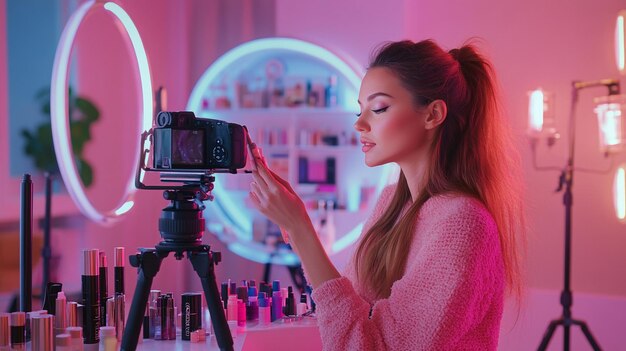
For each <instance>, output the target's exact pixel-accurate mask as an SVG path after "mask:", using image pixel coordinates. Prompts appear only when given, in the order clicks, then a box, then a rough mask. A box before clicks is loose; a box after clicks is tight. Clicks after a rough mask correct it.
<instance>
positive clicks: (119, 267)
mask: <svg viewBox="0 0 626 351" xmlns="http://www.w3.org/2000/svg"><path fill="white" fill-rule="evenodd" d="M113 250H114V255H115V268H114V270H115V272H114V274H115V293H116V294H124V293H125V292H124V248H123V247H116V248H115V249H113Z"/></svg>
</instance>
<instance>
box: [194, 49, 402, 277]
mask: <svg viewBox="0 0 626 351" xmlns="http://www.w3.org/2000/svg"><path fill="white" fill-rule="evenodd" d="M276 51H283V52H284V51H286V52H290V53H299V54H303V55H306V56H308V57H311V58H313V59H315V60H317V61H320V62H323V63H325V64H327V65H329V66H330V67H332V68H334V69H335V70H337V72H339V74H341V75H342V76H343V78H344V79H346V81H347V83H348V85H349V88H350V89H349V90H350V93H349V94H348V95H347V97H346V99H345V101H353V102H356V101H357V99H358V91H359V87H360V85H361V79H362V77H363V75H364V73H363V72H362V71H359V70H357V69H355V68H353V67H352V66H351V65H349V64H348V63H347V62H346V61H345V60H343V59H341V58H339V57H338V56H337V55H335V54H334V53H332V52H331V51H329V50H327V49H325V48H323V47H321V46H318V45H315V44H312V43H309V42H305V41H302V40H298V39H292V38H266V39H257V40H253V41H250V42H247V43H244V44H242V45H239V46H237V47H235V48H234V49H231V50H230V51H228V52H226V53H225V54H224V55H222V56H221V57H220V58H218V59H217V60H216V61H215V62H214V63H213V64H212V65H211V66H210V67H209V68H208V69H207V70H206V71H205V72H204V74H203V75H202V76H201V77H200V79H199V80H198V82H197V83H196V85H195V87H194V89H193V91H192V92H191V95H190V97H189V102H188V103H187V110H188V111H194V112H198V111H201V110H202V98H203V93H204V92H206V91H207V90H208V89H209V88H210V86H211V84H212V83H214V82H215V81H216V80H217V79H218V78H219V76H220V75H221V74H222V73H223V72H225V71H226V70H228V69H229V68H230V67H232V65H236V64H237V62H238V61H239V60H241V59H244V58H246V57H249V56H251V55H259V54H263V53H272V52H276ZM344 108H346V109H347V108H348V106H344ZM203 117H211V118H218V117H219V111H218V113H217V114H216V115H215V116H203ZM381 173H382V174H381V177H380V179H379V181H378V183H377V184H376V192H377V193H380V191H381V190H382V189H383V188H384V187H385V185H387V184H388V180H389V179H390V178H391V177H390V176H391V175H392V173H393V166H391V165H387V166H383V170H382V172H381ZM214 185H215V188H214V190H213V191H214V192H215V193H216V194H217V196H216V198H215V204H213V205H215V208H216V209H217V210H216V211H213V212H212V213H215V214H217V216H218V217H219V219H220V221H221V223H223V224H224V225H226V226H228V227H230V228H232V229H233V232H234V233H233V234H234V235H236V236H237V237H238V238H239V239H240V240H239V241H232V242H227V243H226V244H227V246H228V248H229V249H230V250H231V251H233V252H235V253H237V254H239V255H240V256H242V257H245V258H248V259H250V260H252V261H256V262H260V263H267V262H269V263H273V264H284V265H294V264H296V263H298V262H300V260H299V258H298V257H297V256H296V255H295V254H294V253H293V252H291V251H289V252H286V253H285V254H281V255H275V254H274V253H272V252H269V251H267V252H266V251H264V250H260V249H259V248H258V247H250V246H246V244H245V243H248V242H251V241H252V224H251V222H250V221H249V219H250V218H252V212H251V211H249V210H247V209H246V208H245V206H242V205H241V204H240V203H238V202H237V200H236V199H234V198H233V197H232V196H230V195H229V194H228V192H227V191H226V190H225V189H224V187H223V186H222V184H221V183H220V182H215V184H214ZM219 227H221V226H216V227H215V228H210V229H211V230H212V231H214V232H217V233H219V231H220V230H221V229H220V228H219ZM362 228H363V223H359V224H358V225H356V226H355V227H354V228H352V229H351V230H349V231H348V232H347V233H346V234H344V235H343V236H341V237H339V238H338V239H337V240H336V241H335V242H334V244H333V246H332V249H331V251H330V252H329V254H334V253H337V252H340V251H341V250H343V249H345V248H346V247H348V246H349V245H351V244H352V243H354V242H356V241H357V240H358V238H359V236H360V234H361V230H362Z"/></svg>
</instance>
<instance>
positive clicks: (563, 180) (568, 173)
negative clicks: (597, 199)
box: [538, 79, 619, 351]
mask: <svg viewBox="0 0 626 351" xmlns="http://www.w3.org/2000/svg"><path fill="white" fill-rule="evenodd" d="M596 86H606V87H607V88H608V89H609V95H616V94H619V82H618V81H617V80H613V79H604V80H599V81H592V82H578V81H575V82H573V83H572V104H571V109H570V116H569V117H570V120H569V134H570V138H569V153H568V158H567V165H566V166H565V168H564V169H563V170H562V171H561V174H560V176H559V187H558V189H557V191H562V190H563V188H565V190H564V193H563V205H564V206H565V255H564V256H565V265H564V279H563V291H562V292H561V299H560V302H561V306H562V307H563V314H562V315H561V317H560V318H559V319H554V320H552V321H551V322H550V324H549V325H548V328H547V329H546V331H545V333H544V336H543V339H542V340H541V344H540V345H539V348H538V350H539V351H543V350H545V349H546V348H547V347H548V344H549V343H550V339H551V338H552V335H553V334H554V331H555V330H556V328H557V327H558V326H559V325H560V326H563V350H565V351H569V349H570V327H571V326H573V325H577V326H579V327H580V328H581V330H582V332H583V333H584V334H585V337H586V338H587V341H588V342H589V344H590V345H591V347H592V348H593V349H594V350H596V351H597V350H601V348H600V346H599V345H598V342H597V341H596V340H595V339H594V337H593V335H592V334H591V331H590V330H589V327H588V326H587V323H586V322H585V321H582V320H577V319H574V318H573V317H572V303H573V297H572V291H571V288H570V273H571V249H572V205H573V194H572V185H573V179H574V145H575V131H576V124H575V122H576V120H575V117H576V105H577V103H578V92H579V90H581V89H584V88H589V87H596Z"/></svg>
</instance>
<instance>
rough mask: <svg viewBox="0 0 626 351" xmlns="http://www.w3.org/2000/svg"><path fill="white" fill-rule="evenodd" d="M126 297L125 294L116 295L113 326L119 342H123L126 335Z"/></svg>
mask: <svg viewBox="0 0 626 351" xmlns="http://www.w3.org/2000/svg"><path fill="white" fill-rule="evenodd" d="M125 306H126V296H124V294H117V293H116V294H115V304H114V308H115V313H114V320H113V326H114V327H115V335H116V337H117V340H118V341H122V335H124V326H125V325H126V307H125Z"/></svg>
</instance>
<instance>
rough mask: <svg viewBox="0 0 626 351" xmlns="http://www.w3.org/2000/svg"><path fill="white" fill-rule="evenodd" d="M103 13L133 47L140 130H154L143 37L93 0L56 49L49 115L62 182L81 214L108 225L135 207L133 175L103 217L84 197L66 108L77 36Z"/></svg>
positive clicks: (117, 11) (122, 15)
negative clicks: (92, 16)
mask: <svg viewBox="0 0 626 351" xmlns="http://www.w3.org/2000/svg"><path fill="white" fill-rule="evenodd" d="M101 9H104V10H106V11H108V12H110V13H111V14H112V17H113V19H114V20H115V21H116V22H117V23H118V24H120V25H119V26H116V27H117V28H118V29H119V30H120V32H121V33H122V37H124V38H125V39H126V43H127V44H130V46H131V47H132V49H133V52H134V57H135V58H136V63H137V66H136V69H135V76H138V79H139V80H140V82H141V84H140V86H141V101H142V107H141V115H142V116H143V117H142V121H141V122H140V128H141V129H142V130H143V131H146V130H149V129H150V128H151V126H152V115H153V111H152V82H151V78H150V69H149V66H148V57H147V55H146V51H145V49H144V46H143V43H142V41H141V37H140V36H139V32H138V31H137V27H135V24H134V23H133V21H132V20H131V19H130V17H129V16H128V14H127V13H126V12H125V11H124V10H123V9H122V8H121V7H120V6H119V5H117V4H115V3H113V2H107V3H101V2H95V1H94V0H91V1H88V2H86V3H84V4H83V5H81V6H80V7H79V8H78V10H76V12H74V13H73V14H72V16H71V17H70V19H69V21H68V23H67V25H66V26H65V28H64V29H63V33H62V34H61V39H60V41H59V44H58V46H57V50H56V54H55V57H54V66H53V69H52V82H51V93H50V112H51V115H52V136H53V140H54V150H55V153H56V156H57V160H58V162H59V169H60V171H61V176H62V177H63V181H64V183H65V185H66V186H67V189H68V192H69V193H70V196H71V197H72V200H74V202H75V203H76V204H77V206H78V208H79V209H80V211H81V212H82V213H83V214H84V215H85V216H87V217H88V218H90V219H91V220H93V221H95V222H98V223H101V224H108V223H112V222H114V221H115V220H117V219H118V218H119V217H120V216H121V215H123V214H124V213H126V212H128V211H129V210H130V209H131V208H132V207H133V205H134V201H133V196H134V192H135V185H134V171H133V172H131V174H129V175H128V182H127V183H126V190H125V194H124V197H123V198H122V201H121V202H120V203H119V205H118V207H117V208H115V209H113V210H111V211H109V212H107V213H101V212H100V211H98V210H97V209H96V208H95V207H94V206H93V205H92V203H91V202H90V201H89V199H88V198H87V196H86V194H85V190H84V188H83V185H82V183H81V181H80V179H79V177H78V173H77V170H76V164H75V163H74V157H73V154H72V149H71V140H70V132H69V130H70V128H69V113H68V104H67V93H68V76H69V73H68V66H69V60H70V54H71V51H72V44H73V43H74V40H75V39H76V33H77V32H78V29H79V28H80V25H81V23H83V21H84V20H85V19H86V17H87V16H88V15H90V14H92V13H94V12H96V11H101ZM137 139H138V141H137V145H135V146H134V148H133V150H138V149H139V138H137ZM138 163H139V153H136V155H135V157H134V161H133V165H136V164H138Z"/></svg>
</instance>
